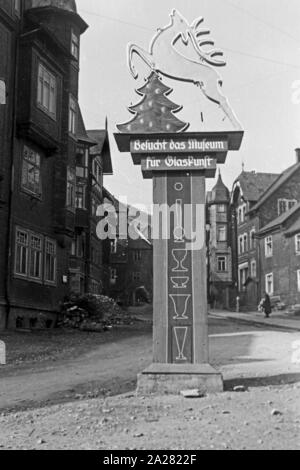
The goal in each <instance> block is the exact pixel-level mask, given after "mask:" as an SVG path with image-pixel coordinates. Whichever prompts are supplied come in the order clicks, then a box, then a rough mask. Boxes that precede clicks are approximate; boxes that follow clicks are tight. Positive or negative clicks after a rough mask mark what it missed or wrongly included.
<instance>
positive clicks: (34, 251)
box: [29, 234, 43, 281]
mask: <svg viewBox="0 0 300 470" xmlns="http://www.w3.org/2000/svg"><path fill="white" fill-rule="evenodd" d="M42 255H43V239H42V237H40V236H38V235H33V234H30V256H29V277H30V278H32V279H36V280H39V281H41V280H42Z"/></svg>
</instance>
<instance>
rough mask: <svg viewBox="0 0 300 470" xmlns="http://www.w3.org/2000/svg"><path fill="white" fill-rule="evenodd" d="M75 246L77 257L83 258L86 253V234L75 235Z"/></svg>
mask: <svg viewBox="0 0 300 470" xmlns="http://www.w3.org/2000/svg"><path fill="white" fill-rule="evenodd" d="M75 248H76V256H77V258H83V256H84V254H85V248H86V239H85V234H84V233H82V234H80V235H79V234H77V235H76V237H75Z"/></svg>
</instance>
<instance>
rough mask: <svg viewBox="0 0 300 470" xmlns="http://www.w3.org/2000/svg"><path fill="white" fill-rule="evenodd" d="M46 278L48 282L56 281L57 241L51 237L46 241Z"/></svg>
mask: <svg viewBox="0 0 300 470" xmlns="http://www.w3.org/2000/svg"><path fill="white" fill-rule="evenodd" d="M44 278H45V281H46V282H49V283H55V282H56V243H55V242H54V241H52V240H49V238H46V241H45V270H44Z"/></svg>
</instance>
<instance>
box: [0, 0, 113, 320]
mask: <svg viewBox="0 0 300 470" xmlns="http://www.w3.org/2000/svg"><path fill="white" fill-rule="evenodd" d="M86 29H87V24H86V23H85V22H84V20H83V19H82V18H81V17H80V15H79V14H78V13H77V9H76V4H75V1H74V0H65V1H61V0H25V1H22V0H20V1H10V0H7V1H6V0H0V34H1V46H0V47H1V56H0V80H2V82H1V83H3V82H5V85H6V104H1V105H0V113H1V116H0V126H1V132H0V150H1V152H0V224H1V234H0V237H1V240H0V241H1V243H0V267H1V269H0V327H12V328H14V327H16V326H17V327H33V326H34V325H36V324H37V322H38V321H42V320H43V319H45V322H46V323H47V325H48V326H50V325H51V324H53V321H54V318H55V317H54V316H53V313H55V312H57V311H58V309H59V304H60V302H61V301H62V300H63V298H64V297H65V296H67V295H68V294H69V293H70V291H71V290H73V288H74V287H75V290H76V288H77V289H78V282H79V289H80V291H81V289H84V291H85V292H89V291H94V292H100V289H101V273H100V271H101V269H100V267H99V266H100V265H101V254H100V252H101V243H100V242H99V243H97V240H96V239H95V226H96V219H95V216H96V215H95V206H96V204H97V203H99V202H100V201H101V197H102V194H101V191H102V190H101V186H102V184H103V182H102V178H103V173H105V171H106V170H105V165H106V166H107V165H108V166H111V162H110V154H109V143H108V137H107V130H104V131H100V132H103V133H104V138H103V139H101V142H99V139H98V138H97V136H95V137H96V138H95V139H94V138H93V135H92V136H89V135H88V134H87V132H86V130H85V128H84V124H83V120H82V117H81V113H80V107H79V104H78V78H79V59H80V37H81V35H82V34H83V33H84V32H85V30H86ZM1 90H2V95H3V86H2V85H1ZM2 101H3V96H2ZM2 101H1V102H2ZM92 148H94V150H93V151H92V150H91V149H92ZM100 148H101V150H100ZM95 149H96V150H95ZM109 172H110V171H108V173H109ZM92 211H94V212H92ZM77 255H78V256H77ZM75 272H76V274H78V278H77V280H76V279H75ZM76 282H77V283H76Z"/></svg>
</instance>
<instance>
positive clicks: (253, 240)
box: [250, 229, 256, 250]
mask: <svg viewBox="0 0 300 470" xmlns="http://www.w3.org/2000/svg"><path fill="white" fill-rule="evenodd" d="M255 247H256V240H255V229H252V230H251V232H250V250H252V249H253V248H255Z"/></svg>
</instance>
